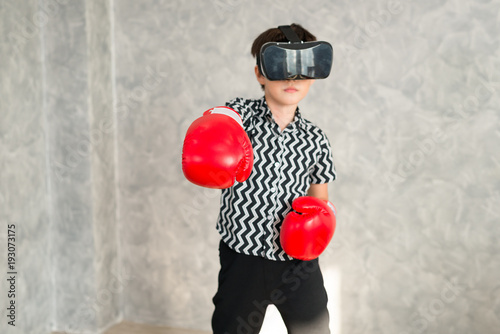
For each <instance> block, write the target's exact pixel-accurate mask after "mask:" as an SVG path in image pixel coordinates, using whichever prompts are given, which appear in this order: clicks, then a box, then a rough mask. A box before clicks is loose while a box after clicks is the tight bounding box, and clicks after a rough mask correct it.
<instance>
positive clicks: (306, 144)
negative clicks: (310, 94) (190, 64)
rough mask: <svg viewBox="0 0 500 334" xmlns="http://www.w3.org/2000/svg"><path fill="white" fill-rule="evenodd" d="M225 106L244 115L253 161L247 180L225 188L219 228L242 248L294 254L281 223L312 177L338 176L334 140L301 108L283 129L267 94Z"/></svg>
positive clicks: (276, 256) (281, 257) (270, 255)
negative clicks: (286, 243)
mask: <svg viewBox="0 0 500 334" xmlns="http://www.w3.org/2000/svg"><path fill="white" fill-rule="evenodd" d="M226 106H228V107H230V108H233V109H234V110H236V111H237V112H238V113H240V115H241V117H242V120H243V126H244V127H245V130H246V131H247V133H248V135H249V137H250V139H251V142H252V147H253V152H254V165H253V169H252V174H251V175H250V177H249V178H248V179H247V180H246V181H245V182H242V183H236V184H235V185H234V186H233V187H231V188H228V189H224V190H222V195H221V208H220V213H219V217H218V221H217V230H218V231H219V233H220V234H221V236H222V239H223V240H224V242H225V243H226V244H228V246H229V247H231V248H232V249H234V250H235V251H237V252H239V253H243V254H247V255H254V256H262V257H265V258H267V259H271V260H276V261H285V260H289V259H291V257H289V256H288V255H286V254H285V252H284V251H283V249H282V248H281V245H280V242H279V232H280V228H281V223H282V221H283V219H284V217H285V216H286V214H287V213H288V212H290V210H291V209H292V201H293V200H294V199H295V198H297V197H300V196H305V195H306V193H307V189H308V188H309V186H310V184H311V183H327V182H330V181H333V180H334V179H335V177H336V174H335V168H334V165H333V160H332V153H331V147H330V143H329V142H328V139H327V137H326V136H325V134H324V133H323V132H322V131H321V130H320V129H319V128H318V127H317V126H315V125H313V124H312V123H311V122H309V121H307V120H305V119H303V118H302V117H301V115H300V112H299V110H298V109H297V114H296V117H295V121H294V122H293V123H292V124H290V125H289V126H288V127H287V128H286V129H285V130H284V131H283V132H281V131H280V129H279V126H278V125H277V124H276V123H275V122H274V120H273V119H272V114H271V112H270V110H269V108H268V107H267V104H266V102H265V99H264V97H262V98H261V99H258V100H249V99H242V98H236V99H234V100H232V101H230V102H228V103H227V104H226Z"/></svg>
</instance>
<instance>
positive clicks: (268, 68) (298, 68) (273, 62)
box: [257, 26, 333, 81]
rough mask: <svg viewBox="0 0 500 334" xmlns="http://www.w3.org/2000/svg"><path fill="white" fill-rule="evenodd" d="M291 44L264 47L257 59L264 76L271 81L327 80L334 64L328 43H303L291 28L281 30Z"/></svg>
mask: <svg viewBox="0 0 500 334" xmlns="http://www.w3.org/2000/svg"><path fill="white" fill-rule="evenodd" d="M278 28H279V29H280V30H281V31H282V32H283V34H285V37H286V38H287V39H288V42H269V43H266V44H264V45H262V47H261V49H260V53H259V55H258V57H257V66H258V68H259V70H260V73H261V74H262V75H263V76H264V77H266V78H267V79H268V80H271V81H275V80H303V79H325V78H326V77H328V75H330V71H331V69H332V64H333V48H332V46H331V45H330V43H328V42H318V41H315V42H303V41H301V40H300V38H299V37H298V36H297V34H296V33H295V31H293V29H292V27H290V26H279V27H278Z"/></svg>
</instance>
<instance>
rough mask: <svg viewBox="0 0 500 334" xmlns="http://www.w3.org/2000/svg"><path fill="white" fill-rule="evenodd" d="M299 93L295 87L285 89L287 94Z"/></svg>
mask: <svg viewBox="0 0 500 334" xmlns="http://www.w3.org/2000/svg"><path fill="white" fill-rule="evenodd" d="M297 91H298V90H297V88H295V87H288V88H286V89H285V92H287V93H295V92H297Z"/></svg>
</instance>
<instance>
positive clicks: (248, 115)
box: [183, 24, 336, 334]
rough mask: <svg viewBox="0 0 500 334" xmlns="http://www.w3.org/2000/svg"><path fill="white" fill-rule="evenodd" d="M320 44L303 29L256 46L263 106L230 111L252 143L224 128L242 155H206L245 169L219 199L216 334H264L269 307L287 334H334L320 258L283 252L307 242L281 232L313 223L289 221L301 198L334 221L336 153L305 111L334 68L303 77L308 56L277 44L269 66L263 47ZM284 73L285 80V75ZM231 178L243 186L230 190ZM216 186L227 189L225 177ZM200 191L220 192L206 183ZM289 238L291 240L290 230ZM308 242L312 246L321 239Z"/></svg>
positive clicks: (253, 102)
mask: <svg viewBox="0 0 500 334" xmlns="http://www.w3.org/2000/svg"><path fill="white" fill-rule="evenodd" d="M291 30H293V31H291ZM297 38H298V39H297ZM315 40H316V38H315V37H314V36H313V35H312V34H311V33H310V32H308V31H307V30H306V29H304V28H303V27H301V26H300V25H297V24H292V25H291V26H281V27H279V28H273V29H269V30H267V31H265V32H263V33H262V34H261V35H259V36H258V37H257V38H256V40H255V41H254V43H253V45H252V50H251V52H252V55H253V56H254V57H255V58H257V64H258V65H257V66H255V75H256V78H257V81H258V82H259V83H260V85H261V87H262V88H263V90H264V97H262V98H260V99H243V98H236V99H234V100H232V101H230V102H228V103H227V104H226V106H227V107H229V108H231V109H233V110H234V111H236V112H237V113H238V114H239V115H240V116H241V125H242V127H243V129H244V130H245V132H246V134H248V137H246V134H244V135H242V134H239V133H236V134H235V135H233V132H232V131H233V129H230V127H229V126H226V125H225V127H224V129H228V130H227V131H229V132H227V131H225V132H226V135H225V134H223V133H220V132H221V131H218V133H219V136H224V137H228V138H230V139H228V141H230V143H226V144H224V145H234V144H235V143H238V147H237V148H234V147H233V146H231V148H230V149H225V150H226V151H230V152H231V153H230V154H231V155H232V156H231V157H229V158H228V157H225V158H221V157H220V156H218V157H217V158H214V156H216V155H218V154H216V153H214V154H209V156H210V157H209V158H208V159H214V160H216V161H215V162H211V163H215V164H223V163H226V162H227V163H228V164H231V163H233V162H234V161H236V162H237V169H238V171H236V172H235V174H236V175H232V176H231V177H232V178H231V180H230V183H229V184H227V182H225V183H224V186H221V188H225V189H223V190H222V195H221V208H220V213H219V217H218V221H217V230H218V231H219V233H220V234H221V237H222V240H221V242H220V246H219V252H220V263H221V270H220V272H219V287H218V291H217V293H216V295H215V296H214V298H213V303H214V305H215V311H214V313H213V317H212V328H213V332H214V334H228V333H229V334H235V333H245V334H249V333H259V331H260V328H261V326H262V322H263V319H264V314H265V310H266V307H267V306H268V305H269V304H274V305H275V306H276V307H277V309H278V310H279V312H280V314H281V316H282V318H283V321H284V323H285V326H286V327H287V329H288V333H299V334H302V333H303V334H306V333H307V334H314V333H318V334H326V333H330V331H329V315H328V310H327V307H326V306H327V295H326V291H325V288H324V284H323V277H322V274H321V270H320V268H319V265H318V260H317V256H318V255H319V252H316V253H314V251H313V253H314V254H309V253H308V254H300V253H302V252H306V251H303V250H305V249H309V250H310V249H312V248H307V247H308V245H305V246H304V248H301V247H302V245H299V251H298V252H299V253H298V256H295V255H294V254H291V251H288V250H287V251H285V250H286V249H284V248H285V245H286V246H287V249H293V248H294V247H295V248H296V247H297V245H298V244H300V243H301V242H303V240H302V239H300V238H295V239H292V240H287V239H286V238H285V240H283V236H282V238H281V239H280V232H283V231H282V225H284V224H283V221H284V219H285V218H286V217H287V215H289V214H290V217H292V214H295V216H294V218H293V219H299V220H300V219H306V218H304V217H306V215H304V216H303V217H302V216H301V215H298V214H296V213H294V212H292V202H293V203H294V209H296V206H295V201H294V200H295V199H298V198H302V199H304V200H305V201H306V202H307V203H306V205H305V206H306V207H308V208H311V207H313V210H316V211H321V212H325V213H326V212H327V210H328V213H326V214H325V217H329V215H330V216H333V215H332V214H331V213H332V211H329V210H330V209H329V208H328V205H327V201H328V182H330V181H333V180H334V179H335V176H336V175H335V169H334V165H333V161H332V153H331V147H330V144H329V142H328V139H327V137H326V136H325V134H324V133H323V132H322V131H321V130H320V129H319V128H318V127H317V126H315V125H313V124H312V123H310V122H309V121H307V120H305V119H304V118H303V117H302V115H301V113H300V112H299V108H298V103H299V102H300V101H301V100H302V99H303V98H304V97H305V96H306V95H307V93H308V91H309V88H310V87H311V85H312V83H313V82H314V78H323V77H326V76H327V75H328V73H329V70H330V67H331V59H330V65H326V67H328V66H329V67H328V68H327V74H326V76H325V74H324V73H323V74H321V72H322V70H324V68H321V65H318V63H317V59H316V58H315V60H314V61H316V64H315V63H314V61H312V62H311V63H310V64H309V65H312V66H310V67H311V68H312V67H314V66H316V68H313V69H312V70H311V68H309V69H308V70H307V71H308V72H305V71H304V72H301V71H302V70H301V69H300V68H299V67H300V66H302V65H304V64H303V63H302V62H306V58H305V57H306V56H307V54H308V52H309V53H310V50H305V51H304V50H298V51H297V50H292V51H289V50H288V51H287V50H286V49H281V48H280V47H279V45H278V46H277V48H276V50H274V51H273V50H272V48H271V49H268V53H270V54H271V56H273V57H274V59H271V58H265V57H267V55H266V54H265V53H264V51H263V50H264V49H263V45H264V44H266V43H268V42H295V43H296V44H295V46H297V47H298V48H299V49H300V48H302V46H301V45H299V41H303V42H311V41H315ZM320 43H324V42H320ZM275 44H276V43H275ZM325 44H328V43H325ZM328 45H329V44H328ZM267 46H269V45H267ZM274 46H275V47H276V45H274ZM322 46H324V45H322ZM330 48H331V47H330ZM269 50H271V51H269ZM273 52H275V54H273ZM285 55H286V56H285ZM280 57H281V58H280ZM298 58H301V59H302V60H301V63H300V64H297V63H291V61H292V59H298ZM276 59H278V60H276ZM295 61H296V60H295ZM266 62H267V63H266ZM273 62H276V63H277V64H274V63H273ZM266 66H267V67H266ZM304 68H305V67H304ZM283 69H284V70H283ZM280 71H284V72H286V73H285V74H284V75H285V76H283V73H281V72H280ZM308 73H309V74H308ZM311 73H312V74H311ZM271 79H272V80H271ZM222 112H223V113H224V112H225V111H222ZM226 118H227V117H226ZM228 123H233V125H234V124H236V123H235V122H228ZM236 128H237V126H236ZM190 129H191V128H190ZM234 131H239V130H238V129H234ZM189 132H190V130H188V133H189ZM190 136H191V137H192V135H190ZM186 138H187V137H186ZM235 138H236V139H235ZM216 140H217V141H218V140H221V139H218V138H217V139H216ZM248 140H249V142H250V144H251V146H250V145H249V143H248ZM203 141H205V140H203ZM217 145H219V143H217V144H214V145H212V144H210V147H209V149H213V147H214V146H217ZM224 145H222V146H224ZM224 147H226V146H224ZM220 150H223V149H221V148H220V146H217V148H216V149H215V152H216V151H220ZM188 151H189V149H188V148H186V143H185V148H184V150H183V170H184V172H185V174H186V177H188V178H190V177H189V176H188V174H189V168H188V167H189V165H190V164H191V163H193V162H192V161H194V160H195V159H190V157H188V156H189V155H190V154H191V153H190V152H188ZM252 159H253V161H252ZM203 166H204V169H203V174H211V175H212V178H213V176H214V173H212V172H209V173H207V170H206V165H203ZM242 166H243V167H242ZM226 167H227V166H226V165H225V167H224V168H226ZM197 173H200V171H199V170H198V171H197ZM242 175H243V176H242ZM234 177H236V179H237V180H238V181H240V183H236V184H235V185H232V182H233V180H234ZM222 178H223V177H222ZM216 179H218V180H217V182H219V181H221V178H216ZM190 180H191V181H193V179H190ZM193 182H195V183H197V184H200V185H203V186H213V185H209V184H207V183H205V181H200V182H196V181H193ZM204 183H205V184H204ZM306 196H311V197H315V198H317V199H320V200H322V201H318V200H317V199H316V201H314V199H311V198H310V197H306ZM318 203H319V204H318ZM333 212H334V211H333ZM290 217H289V218H290ZM291 219H292V218H291ZM321 219H327V220H328V219H330V220H329V221H328V223H329V224H330V225H328V226H330V230H329V231H328V233H330V236H329V238H331V235H332V234H333V229H334V227H335V226H334V225H333V227H332V226H331V219H332V218H331V217H330V218H324V217H323V218H321ZM333 219H334V218H333ZM333 224H334V223H333ZM283 228H285V227H283ZM289 230H290V233H294V229H293V228H289ZM307 233H310V231H307V232H306V233H305V235H306V237H307V236H308V234H307ZM281 234H283V233H281ZM299 239H300V240H299ZM310 239H311V240H310V241H311V242H313V243H314V242H315V240H313V239H314V238H310ZM301 240H302V241H301ZM328 241H329V239H328V240H326V243H328ZM307 242H309V241H307ZM307 242H306V243H307ZM324 247H326V245H324ZM322 249H324V248H322ZM322 249H321V251H322ZM321 251H320V252H321ZM307 252H308V251H307ZM290 255H293V257H292V256H290ZM301 256H302V257H301ZM294 257H295V258H294ZM298 258H299V259H298ZM300 258H302V259H300ZM311 258H312V260H308V259H311ZM304 259H306V260H304Z"/></svg>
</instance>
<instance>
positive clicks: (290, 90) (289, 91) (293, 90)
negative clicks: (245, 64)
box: [255, 66, 314, 106]
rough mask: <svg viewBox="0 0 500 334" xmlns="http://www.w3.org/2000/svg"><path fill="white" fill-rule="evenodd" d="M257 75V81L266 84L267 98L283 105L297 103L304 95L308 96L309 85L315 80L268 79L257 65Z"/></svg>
mask: <svg viewBox="0 0 500 334" xmlns="http://www.w3.org/2000/svg"><path fill="white" fill-rule="evenodd" d="M255 76H256V77H257V81H258V82H259V83H260V84H261V85H264V92H265V95H266V99H271V100H272V102H274V103H275V104H278V105H281V106H285V105H297V104H298V103H299V102H300V101H301V100H302V99H303V98H304V97H306V95H307V93H308V92H309V87H311V85H312V83H313V82H314V80H313V79H308V80H282V81H271V80H267V79H266V78H265V77H264V76H263V75H262V74H261V73H260V71H259V68H258V67H257V66H255Z"/></svg>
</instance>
